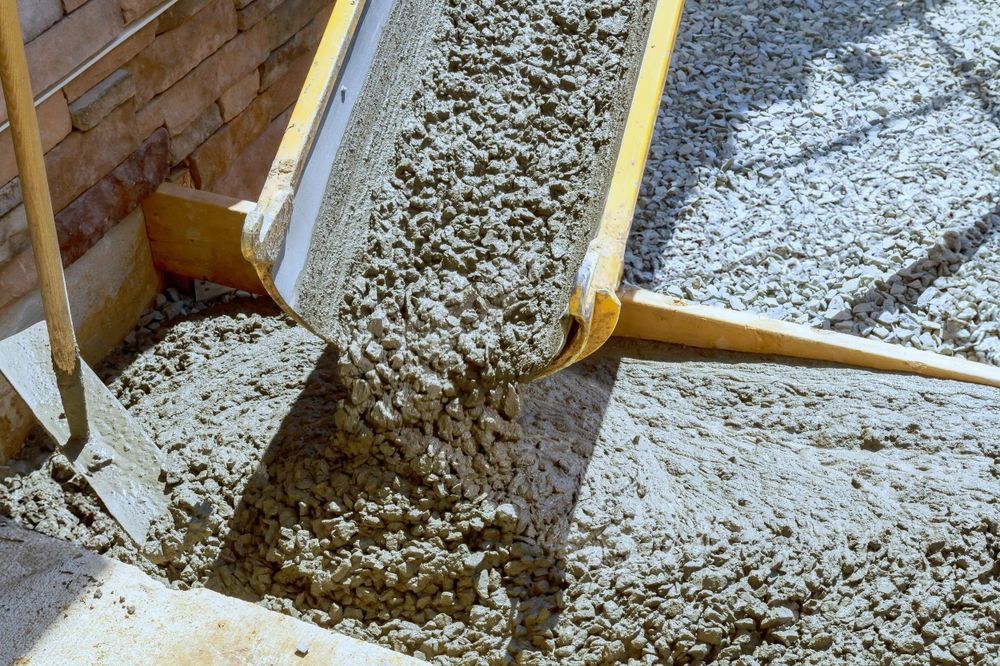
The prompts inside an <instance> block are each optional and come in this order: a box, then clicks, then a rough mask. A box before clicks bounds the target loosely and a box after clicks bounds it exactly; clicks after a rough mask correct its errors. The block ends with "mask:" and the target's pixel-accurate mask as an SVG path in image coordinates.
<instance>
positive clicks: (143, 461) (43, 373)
mask: <svg viewBox="0 0 1000 666" xmlns="http://www.w3.org/2000/svg"><path fill="white" fill-rule="evenodd" d="M0 81H2V84H3V92H4V96H5V98H6V100H7V115H8V116H9V117H10V130H11V135H12V137H13V140H14V154H15V156H16V158H17V167H18V171H19V172H20V174H21V191H22V193H23V196H24V206H25V209H26V212H27V218H28V226H29V230H30V233H31V247H32V251H33V253H34V256H35V264H36V266H37V270H38V283H39V289H40V291H41V296H42V307H43V309H44V310H45V322H44V323H38V324H35V325H34V326H31V327H30V328H28V329H26V330H24V331H22V332H20V333H18V334H17V335H14V336H12V337H10V338H7V339H5V340H2V341H0V374H2V375H3V376H4V377H5V378H6V379H7V381H9V382H10V384H11V385H12V386H13V387H14V389H15V390H16V391H17V392H18V394H19V395H20V396H21V398H22V399H23V400H24V401H25V402H26V403H27V404H28V407H29V408H30V409H31V411H32V412H33V413H34V415H35V417H36V418H37V419H38V421H39V422H40V423H41V424H42V426H43V427H44V428H45V430H46V431H47V432H48V433H49V435H50V436H51V437H52V439H53V440H54V441H55V443H56V445H57V446H58V447H59V449H60V451H61V452H62V453H63V454H64V455H65V456H66V458H68V459H69V461H70V463H71V464H72V465H73V469H74V470H76V471H77V472H78V473H79V474H80V475H81V476H83V477H84V478H85V479H86V480H87V482H88V483H89V484H90V486H91V487H92V488H93V489H94V492H96V493H97V495H98V497H100V498H101V501H102V502H103V503H104V506H105V507H106V508H107V510H108V512H109V513H110V514H111V515H112V516H113V517H114V518H115V520H117V521H118V523H119V524H120V525H121V526H122V528H123V529H124V530H125V532H126V533H127V534H128V535H129V536H130V537H131V538H132V539H134V540H135V541H136V543H138V544H140V545H141V544H143V543H145V541H146V535H147V533H148V532H149V527H150V524H151V523H153V522H154V521H155V520H156V519H157V518H158V517H160V516H163V515H165V514H166V513H167V497H166V493H165V490H164V484H163V482H162V481H161V469H162V463H163V459H162V454H161V453H160V451H159V449H157V448H156V445H155V444H153V442H152V440H151V439H150V438H149V437H148V436H147V435H146V433H145V432H143V430H142V428H140V427H139V425H138V424H137V423H136V422H135V420H134V419H133V418H132V417H131V416H130V415H129V414H128V412H126V411H125V408H124V407H123V406H122V405H121V403H119V402H118V401H117V400H116V399H115V397H114V395H112V393H111V391H110V390H108V388H107V387H106V386H105V385H104V384H103V383H102V382H101V380H100V379H98V377H97V375H95V374H94V371H93V370H91V369H90V368H89V367H88V366H87V365H86V364H85V363H84V362H83V360H82V359H81V358H80V350H79V348H78V347H77V343H76V334H75V332H74V331H73V321H72V318H71V315H70V310H69V298H68V297H67V294H66V278H65V276H64V275H63V266H62V257H61V256H60V253H59V240H58V237H57V236H56V225H55V220H54V219H53V215H52V201H51V199H50V198H49V186H48V180H47V179H46V176H45V163H44V161H43V159H42V145H41V139H40V138H39V134H38V119H37V118H36V117H35V105H34V98H33V95H32V92H31V82H30V80H29V78H28V66H27V62H26V59H25V55H24V45H23V43H22V41H21V32H20V21H19V20H18V16H17V4H16V0H0ZM80 159H86V156H84V155H81V156H80ZM46 329H48V330H47V334H46Z"/></svg>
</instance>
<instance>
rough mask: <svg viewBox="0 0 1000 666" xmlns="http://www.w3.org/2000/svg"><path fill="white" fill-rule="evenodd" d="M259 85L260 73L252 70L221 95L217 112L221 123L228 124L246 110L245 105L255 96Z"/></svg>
mask: <svg viewBox="0 0 1000 666" xmlns="http://www.w3.org/2000/svg"><path fill="white" fill-rule="evenodd" d="M259 84H260V73H259V71H258V70H257V69H254V70H253V71H252V72H250V73H249V74H247V75H246V76H244V77H243V78H242V79H240V80H239V81H238V82H237V83H236V85H234V86H233V87H232V88H230V89H229V90H227V91H226V92H224V93H222V97H220V98H219V110H220V111H221V112H222V120H223V122H227V123H228V122H229V121H230V120H232V119H233V118H235V117H236V116H238V115H239V114H240V113H241V112H242V111H243V109H245V108H247V105H249V104H250V102H252V101H253V100H254V98H255V97H256V96H257V88H258V86H259Z"/></svg>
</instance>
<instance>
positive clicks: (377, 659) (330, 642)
mask: <svg viewBox="0 0 1000 666" xmlns="http://www.w3.org/2000/svg"><path fill="white" fill-rule="evenodd" d="M0 618H3V622H0V663H2V664H16V666H31V665H33V664H38V665H41V666H44V665H47V664H135V663H143V664H176V663H180V664H199V666H202V665H204V666H209V665H214V664H219V665H223V664H227V665H228V664H273V665H274V666H278V665H279V664H281V665H284V664H294V665H295V666H308V665H311V664H373V665H376V664H377V665H378V666H404V665H405V664H413V663H416V662H414V661H413V660H412V659H410V658H407V657H404V656H403V655H401V654H399V653H395V652H390V651H388V650H386V649H384V648H381V647H378V646H375V645H372V644H371V643H363V642H360V641H357V640H354V639H351V638H348V637H346V636H341V635H339V634H337V633H334V632H329V631H323V630H322V629H318V628H317V627H314V626H312V625H309V624H306V623H304V622H300V621H298V620H295V619H293V618H290V617H286V616H284V615H280V614H278V613H272V612H270V611H267V610H265V609H263V608H260V607H258V606H253V605H251V604H247V603H244V602H242V601H239V600H236V599H231V598H228V597H225V596H223V595H221V594H216V593H215V592H212V591H211V590H205V589H200V590H194V591H187V592H177V591H175V590H170V589H168V588H166V587H164V586H163V584H162V583H160V582H159V581H156V580H153V579H152V578H150V577H149V576H147V575H146V574H144V573H143V572H141V571H139V570H138V569H136V568H135V567H132V566H128V565H126V564H122V563H120V562H115V561H114V560H109V559H108V558H105V557H101V556H99V555H95V554H93V553H89V552H87V551H86V550H84V549H82V548H80V547H78V546H75V545H73V544H70V543H66V542H65V541H59V540H57V539H52V538H49V537H47V536H44V535H41V534H38V533H37V532H32V531H30V530H26V529H24V528H22V527H18V526H17V525H15V524H14V523H12V522H11V521H9V520H7V519H6V518H3V517H0Z"/></svg>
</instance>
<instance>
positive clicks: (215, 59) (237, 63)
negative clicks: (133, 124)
mask: <svg viewBox="0 0 1000 666" xmlns="http://www.w3.org/2000/svg"><path fill="white" fill-rule="evenodd" d="M269 35H270V33H269V31H268V29H267V22H266V21H262V22H261V23H259V24H258V25H256V26H254V27H253V28H252V29H250V30H248V31H246V32H241V33H239V34H238V35H237V36H236V37H235V38H233V39H231V40H229V42H227V43H226V44H225V45H224V46H223V47H222V48H220V49H219V50H218V51H216V52H215V53H213V54H212V55H210V56H209V57H208V58H206V59H205V60H204V61H203V62H202V63H201V64H199V65H198V66H197V67H195V68H194V69H193V70H192V71H191V72H189V73H188V74H187V75H186V76H185V77H184V78H182V79H181V80H180V81H178V82H177V83H175V84H174V85H173V86H171V87H170V88H168V89H167V90H165V91H163V92H162V93H161V94H159V95H157V96H156V97H155V98H153V99H152V100H151V101H150V102H149V103H148V104H147V105H146V106H144V107H142V109H140V111H139V114H138V115H139V127H140V130H141V131H143V132H145V131H147V130H148V131H152V130H154V129H156V128H157V127H159V126H160V125H163V124H165V125H166V126H167V129H168V130H170V132H171V133H173V134H177V133H178V132H179V131H181V130H183V128H184V127H186V126H187V125H188V124H189V123H190V122H191V121H192V120H194V119H195V118H196V117H197V115H198V114H199V113H200V112H201V110H202V109H204V108H205V107H206V106H208V105H209V104H210V103H212V102H214V101H215V100H217V99H219V97H221V96H222V93H224V92H225V91H226V90H228V89H229V88H231V87H232V86H233V85H235V84H236V82H237V81H239V80H240V79H241V78H243V77H244V76H246V73H247V72H249V71H250V70H252V69H254V68H255V67H257V66H258V65H260V63H262V62H264V58H266V57H267V54H268V53H269V52H270V46H269V44H268V38H269Z"/></svg>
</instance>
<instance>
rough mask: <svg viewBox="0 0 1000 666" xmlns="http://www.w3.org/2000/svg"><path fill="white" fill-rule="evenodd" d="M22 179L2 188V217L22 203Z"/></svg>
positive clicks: (0, 197)
mask: <svg viewBox="0 0 1000 666" xmlns="http://www.w3.org/2000/svg"><path fill="white" fill-rule="evenodd" d="M21 200H22V199H21V179H20V178H14V179H13V180H11V181H10V182H9V183H7V184H6V185H4V186H2V187H0V215H6V214H7V213H8V212H10V211H11V210H12V209H13V208H14V206H17V205H18V204H19V203H21Z"/></svg>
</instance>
